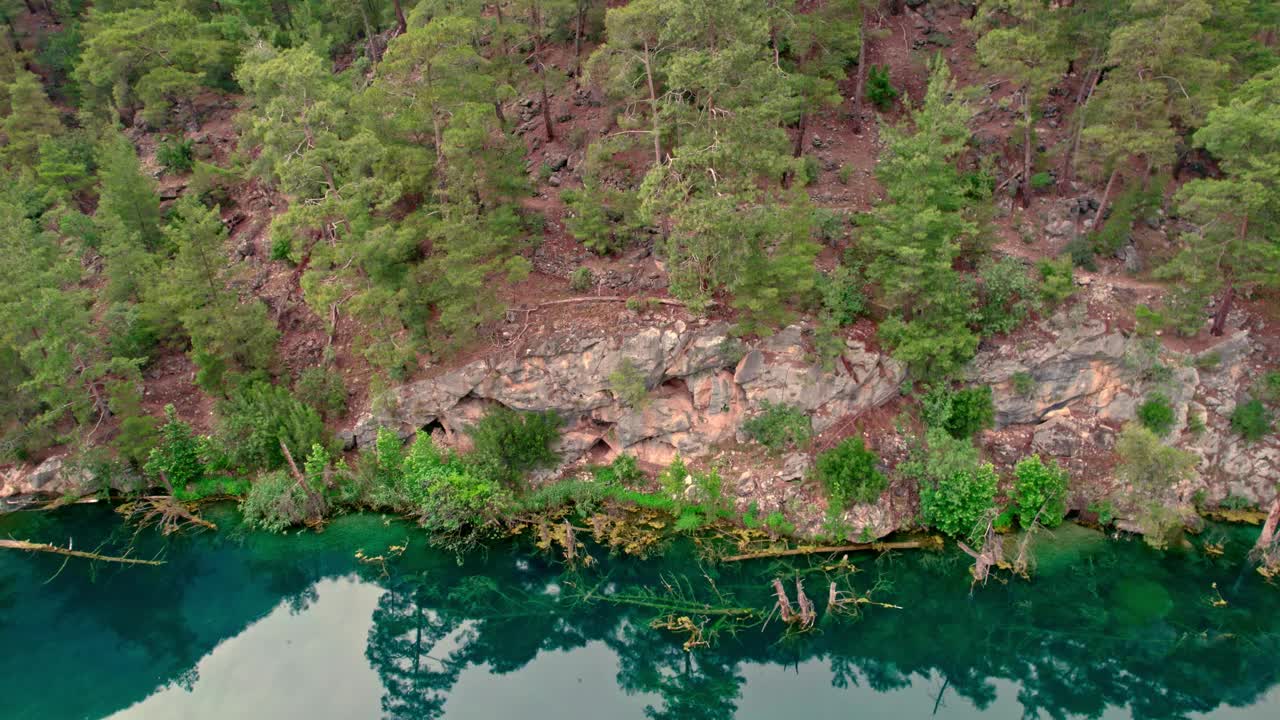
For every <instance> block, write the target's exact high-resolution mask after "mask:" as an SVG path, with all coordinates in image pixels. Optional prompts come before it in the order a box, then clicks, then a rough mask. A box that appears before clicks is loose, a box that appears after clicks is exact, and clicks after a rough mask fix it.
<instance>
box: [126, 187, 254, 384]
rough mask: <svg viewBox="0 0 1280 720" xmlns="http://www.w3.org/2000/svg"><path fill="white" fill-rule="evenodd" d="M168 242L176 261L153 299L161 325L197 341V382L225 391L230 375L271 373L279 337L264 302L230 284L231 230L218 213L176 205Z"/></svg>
mask: <svg viewBox="0 0 1280 720" xmlns="http://www.w3.org/2000/svg"><path fill="white" fill-rule="evenodd" d="M173 215H174V219H173V222H172V223H171V224H170V225H169V226H168V227H166V228H165V239H166V240H167V242H168V243H169V244H170V245H171V246H172V247H174V248H175V255H174V257H173V262H172V263H171V264H170V265H169V266H168V267H167V268H166V271H165V272H164V273H163V275H162V276H161V278H160V279H159V282H157V283H156V285H155V286H154V287H153V289H152V290H151V291H150V293H149V296H148V297H147V301H148V302H147V306H148V310H149V312H150V313H151V314H152V319H153V321H154V322H156V323H157V325H158V326H162V325H163V321H164V319H168V318H173V319H176V320H177V321H178V322H179V323H180V328H178V329H179V330H180V331H181V332H182V333H183V334H185V335H186V336H187V337H189V338H190V340H191V354H192V359H193V361H194V362H195V364H196V367H197V368H198V372H197V379H196V382H197V383H199V384H200V385H201V387H204V388H206V389H211V390H221V389H223V388H224V387H225V374H226V373H227V372H234V371H240V372H245V371H252V370H270V369H271V368H272V367H273V366H274V364H275V345H276V340H277V338H278V337H279V332H278V331H277V330H276V327H275V324H274V323H272V322H271V320H270V319H269V318H268V317H267V308H266V306H265V305H263V304H262V301H261V300H257V299H253V300H249V301H246V302H242V301H241V299H240V297H239V295H238V293H236V292H235V291H234V290H232V289H231V288H230V287H228V285H229V281H230V280H231V274H232V271H231V269H230V268H228V266H227V257H226V248H225V247H224V245H225V241H226V228H225V227H224V226H223V225H222V220H221V219H220V218H219V217H218V212H217V209H216V208H213V209H209V208H205V207H203V206H201V205H200V204H199V203H198V202H196V201H195V200H194V199H192V198H183V199H182V200H180V201H178V203H177V204H176V205H175V206H174V213H173Z"/></svg>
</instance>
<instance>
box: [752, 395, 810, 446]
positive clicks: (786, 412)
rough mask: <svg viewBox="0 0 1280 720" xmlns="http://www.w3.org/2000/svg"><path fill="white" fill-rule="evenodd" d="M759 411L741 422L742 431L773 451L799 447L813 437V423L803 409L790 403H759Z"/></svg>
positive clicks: (766, 401)
mask: <svg viewBox="0 0 1280 720" xmlns="http://www.w3.org/2000/svg"><path fill="white" fill-rule="evenodd" d="M760 408H761V409H760V413H759V414H757V415H755V416H753V417H749V418H747V419H746V420H744V421H743V423H742V431H743V432H744V433H746V434H747V437H749V438H751V439H752V440H755V441H756V442H758V443H760V444H761V445H763V446H765V447H767V448H769V449H770V450H772V451H773V452H781V451H782V450H783V449H785V448H788V447H793V448H795V447H800V446H801V445H804V444H805V443H807V442H809V438H811V437H813V423H812V422H810V420H809V416H808V415H807V414H805V412H804V410H801V409H800V408H798V407H793V406H791V405H783V404H780V403H777V404H775V403H772V402H769V401H768V400H765V401H764V402H763V403H761V406H760Z"/></svg>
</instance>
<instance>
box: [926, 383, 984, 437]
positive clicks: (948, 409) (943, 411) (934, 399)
mask: <svg viewBox="0 0 1280 720" xmlns="http://www.w3.org/2000/svg"><path fill="white" fill-rule="evenodd" d="M920 406H921V409H922V411H923V415H924V421H925V424H926V425H928V426H929V427H931V428H941V429H943V430H946V431H947V433H949V434H950V435H951V437H954V438H956V439H958V440H967V439H969V438H971V437H973V436H974V435H977V434H978V432H979V431H981V430H985V429H987V428H990V427H992V426H993V425H994V424H995V405H994V404H993V401H992V394H991V388H990V387H987V386H985V385H984V386H981V387H971V388H964V389H963V390H952V389H950V388H948V387H946V386H945V385H936V386H934V387H932V388H930V389H929V391H928V392H927V393H925V395H924V396H923V397H922V398H921V399H920Z"/></svg>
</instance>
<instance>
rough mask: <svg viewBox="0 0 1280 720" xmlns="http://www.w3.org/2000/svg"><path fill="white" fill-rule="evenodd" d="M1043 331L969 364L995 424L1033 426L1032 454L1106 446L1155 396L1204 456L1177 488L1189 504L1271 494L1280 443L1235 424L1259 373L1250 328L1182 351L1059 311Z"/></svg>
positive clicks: (1174, 437) (1178, 432)
mask: <svg viewBox="0 0 1280 720" xmlns="http://www.w3.org/2000/svg"><path fill="white" fill-rule="evenodd" d="M1055 325H1057V326H1058V327H1059V328H1061V329H1056V328H1055ZM1064 325H1065V326H1066V327H1062V326H1064ZM1039 329H1040V330H1041V331H1042V332H1043V339H1042V341H1041V342H1040V343H1038V344H1036V346H1035V347H1031V348H1027V347H1019V346H1017V345H1010V346H1003V347H1000V348H998V349H995V350H991V351H986V352H983V353H981V354H979V355H978V357H977V358H975V359H974V361H973V363H972V365H971V366H970V370H969V379H970V380H972V381H973V382H976V383H981V384H987V385H991V386H992V389H993V392H994V399H995V405H996V424H997V426H998V427H1002V428H1003V427H1007V426H1011V425H1032V426H1034V434H1033V436H1032V442H1031V447H1032V449H1033V450H1034V451H1035V452H1039V453H1041V454H1042V455H1046V456H1054V457H1057V458H1059V459H1062V460H1070V459H1073V458H1080V457H1082V456H1084V455H1087V454H1090V453H1094V454H1096V453H1101V452H1109V451H1110V450H1111V448H1112V446H1113V445H1114V442H1115V432H1116V430H1118V429H1119V428H1120V427H1121V426H1122V425H1123V424H1124V423H1126V422H1129V421H1131V420H1133V419H1134V418H1135V417H1136V415H1137V411H1138V408H1139V407H1140V405H1141V404H1142V403H1143V402H1144V401H1146V400H1148V399H1150V398H1152V397H1153V396H1155V395H1156V394H1159V395H1162V396H1163V397H1164V398H1165V399H1166V400H1167V401H1168V403H1169V405H1170V406H1171V407H1172V408H1173V411H1174V417H1175V423H1174V427H1173V429H1172V431H1171V432H1170V434H1169V436H1168V438H1167V440H1168V441H1169V442H1171V443H1173V444H1176V445H1178V446H1180V447H1183V448H1184V449H1187V450H1190V451H1192V452H1195V453H1196V454H1197V455H1199V456H1200V458H1201V462H1200V466H1199V471H1200V478H1199V479H1198V480H1197V481H1196V482H1195V483H1193V484H1189V485H1187V486H1185V487H1178V488H1174V489H1173V491H1174V493H1176V495H1177V496H1178V497H1179V498H1180V499H1181V500H1182V501H1183V502H1187V501H1189V499H1190V498H1191V496H1192V494H1193V493H1195V492H1196V491H1204V493H1205V498H1206V499H1207V500H1209V501H1217V500H1221V499H1222V498H1225V497H1227V496H1228V495H1233V496H1236V497H1238V498H1241V499H1244V500H1248V501H1249V502H1251V503H1255V504H1259V505H1264V504H1267V503H1269V502H1270V501H1271V499H1272V498H1273V497H1275V493H1276V488H1277V486H1280V441H1278V440H1277V438H1276V437H1275V436H1274V435H1272V436H1271V437H1269V438H1266V439H1264V440H1263V441H1260V442H1258V443H1253V444H1248V443H1246V442H1245V441H1244V440H1243V439H1241V438H1240V437H1239V435H1238V434H1236V433H1234V432H1233V431H1232V430H1231V427H1230V416H1231V412H1232V411H1233V410H1234V409H1235V406H1236V403H1237V402H1238V401H1239V400H1240V399H1241V398H1243V397H1244V395H1245V393H1247V390H1248V388H1249V386H1250V384H1251V380H1252V377H1253V376H1254V375H1256V374H1257V372H1258V370H1259V367H1258V366H1257V364H1256V363H1255V359H1254V358H1253V347H1252V344H1251V343H1250V340H1249V334H1248V332H1247V331H1243V330H1242V331H1239V332H1237V333H1236V334H1234V335H1232V336H1230V337H1228V338H1226V339H1224V340H1223V341H1222V342H1220V343H1218V344H1217V345H1216V346H1214V347H1210V348H1208V349H1206V350H1204V351H1202V352H1200V353H1198V354H1196V355H1179V354H1176V353H1170V352H1167V351H1165V350H1164V349H1163V348H1162V346H1161V344H1160V342H1159V341H1158V340H1155V339H1144V338H1139V337H1133V336H1128V335H1125V334H1124V333H1121V332H1120V331H1118V330H1112V329H1109V328H1107V327H1106V325H1105V324H1104V323H1102V322H1099V321H1090V322H1086V323H1084V324H1081V325H1071V324H1070V323H1069V321H1067V320H1066V319H1065V318H1062V317H1059V318H1056V319H1055V322H1046V323H1044V324H1043V325H1042V326H1041V327H1040V328H1039ZM1190 418H1194V420H1190Z"/></svg>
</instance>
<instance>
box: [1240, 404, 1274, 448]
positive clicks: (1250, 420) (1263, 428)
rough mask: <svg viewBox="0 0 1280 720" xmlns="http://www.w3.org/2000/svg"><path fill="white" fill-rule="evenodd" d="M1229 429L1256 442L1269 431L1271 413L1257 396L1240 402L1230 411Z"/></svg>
mask: <svg viewBox="0 0 1280 720" xmlns="http://www.w3.org/2000/svg"><path fill="white" fill-rule="evenodd" d="M1231 429H1232V430H1235V431H1236V432H1237V433H1239V434H1240V436H1241V437H1243V438H1244V439H1245V440H1248V441H1249V442H1257V441H1259V440H1261V439H1262V438H1263V437H1264V436H1266V435H1267V433H1270V432H1271V413H1269V412H1267V408H1266V406H1264V405H1263V404H1262V401H1260V400H1258V399H1257V398H1254V399H1253V400H1250V401H1249V402H1245V403H1240V404H1239V405H1237V406H1236V409H1235V411H1234V412H1232V413H1231Z"/></svg>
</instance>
